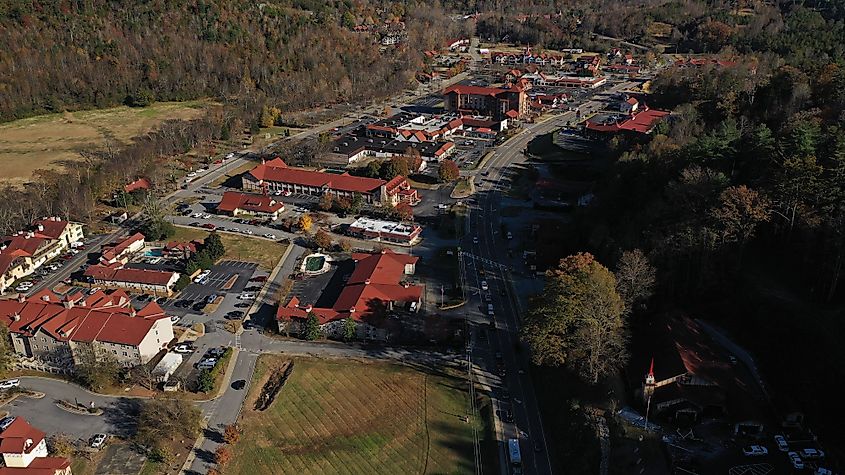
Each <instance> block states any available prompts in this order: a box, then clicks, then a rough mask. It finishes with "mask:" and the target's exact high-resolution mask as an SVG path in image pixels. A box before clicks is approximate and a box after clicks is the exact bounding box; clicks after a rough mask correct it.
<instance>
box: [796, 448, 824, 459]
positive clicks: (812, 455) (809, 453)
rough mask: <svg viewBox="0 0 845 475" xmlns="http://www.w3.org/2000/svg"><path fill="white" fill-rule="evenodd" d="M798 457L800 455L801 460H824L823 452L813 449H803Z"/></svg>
mask: <svg viewBox="0 0 845 475" xmlns="http://www.w3.org/2000/svg"><path fill="white" fill-rule="evenodd" d="M799 455H800V456H801V457H802V458H805V459H820V458H824V452H822V451H821V450H819V449H814V448H809V449H803V450H801V452H800V453H799Z"/></svg>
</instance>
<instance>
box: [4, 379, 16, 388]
mask: <svg viewBox="0 0 845 475" xmlns="http://www.w3.org/2000/svg"><path fill="white" fill-rule="evenodd" d="M20 385H21V381H20V380H19V379H7V380H5V381H0V389H12V388H17V387H19V386H20Z"/></svg>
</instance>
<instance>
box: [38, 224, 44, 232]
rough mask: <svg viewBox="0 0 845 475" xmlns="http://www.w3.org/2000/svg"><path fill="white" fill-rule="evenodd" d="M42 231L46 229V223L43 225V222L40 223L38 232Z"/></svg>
mask: <svg viewBox="0 0 845 475" xmlns="http://www.w3.org/2000/svg"><path fill="white" fill-rule="evenodd" d="M42 231H44V225H43V224H39V225H38V232H42Z"/></svg>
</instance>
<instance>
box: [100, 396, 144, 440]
mask: <svg viewBox="0 0 845 475" xmlns="http://www.w3.org/2000/svg"><path fill="white" fill-rule="evenodd" d="M102 409H103V419H104V420H105V421H106V423H108V424H109V425H110V426H111V427H112V428H113V435H116V436H119V437H127V438H128V437H131V436H133V435H135V432H136V431H137V429H138V415H139V414H140V410H141V405H140V403H139V400H138V399H128V398H120V399H118V400H117V401H115V402H113V403H112V404H110V405H108V406H104V407H103V408H102Z"/></svg>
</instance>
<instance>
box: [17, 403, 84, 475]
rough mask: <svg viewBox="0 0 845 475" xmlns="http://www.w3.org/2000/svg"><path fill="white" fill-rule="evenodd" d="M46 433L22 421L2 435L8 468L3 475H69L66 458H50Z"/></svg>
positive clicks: (20, 418)
mask: <svg viewBox="0 0 845 475" xmlns="http://www.w3.org/2000/svg"><path fill="white" fill-rule="evenodd" d="M44 436H45V434H44V432H42V431H40V430H38V429H36V428H35V427H32V426H31V425H30V424H29V423H28V422H27V421H26V419H24V418H23V417H15V419H14V421H12V423H11V424H9V426H8V427H6V429H5V430H3V431H2V432H0V453H2V454H3V461H4V462H5V464H6V466H5V467H0V475H70V462H69V461H68V459H66V458H64V457H48V452H47V442H46V440H45V437H44Z"/></svg>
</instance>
